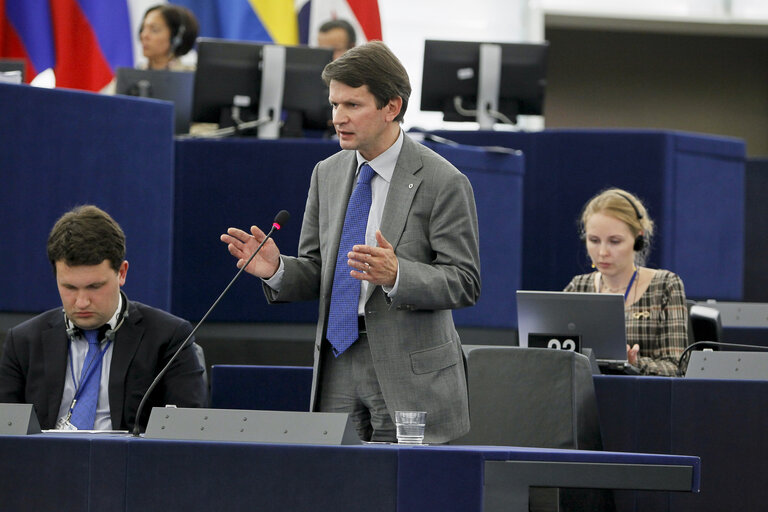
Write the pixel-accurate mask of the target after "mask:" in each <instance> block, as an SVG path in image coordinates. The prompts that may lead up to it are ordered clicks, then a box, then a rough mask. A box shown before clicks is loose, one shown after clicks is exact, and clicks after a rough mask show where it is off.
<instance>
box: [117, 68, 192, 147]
mask: <svg viewBox="0 0 768 512" xmlns="http://www.w3.org/2000/svg"><path fill="white" fill-rule="evenodd" d="M194 80H195V73H194V72H192V71H168V70H155V69H133V68H125V67H119V68H117V84H116V87H115V89H116V92H117V94H123V95H126V96H139V97H142V98H154V99H158V100H167V101H171V102H173V111H174V133H176V134H181V133H189V120H190V116H191V111H192V90H193V87H194Z"/></svg>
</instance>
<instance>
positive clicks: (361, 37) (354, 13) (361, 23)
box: [306, 0, 382, 44]
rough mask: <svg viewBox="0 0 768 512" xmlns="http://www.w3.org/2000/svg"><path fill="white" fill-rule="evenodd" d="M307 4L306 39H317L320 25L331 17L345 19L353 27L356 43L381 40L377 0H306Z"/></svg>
mask: <svg viewBox="0 0 768 512" xmlns="http://www.w3.org/2000/svg"><path fill="white" fill-rule="evenodd" d="M306 3H308V4H309V29H308V31H307V32H308V39H307V40H308V41H309V44H313V43H314V42H315V41H317V32H318V29H319V28H320V25H322V24H323V23H325V22H326V21H328V20H331V19H344V20H347V21H348V22H350V23H351V24H352V26H353V27H355V32H357V41H358V43H364V42H366V41H372V40H374V39H378V40H381V39H382V37H381V17H380V16H379V2H378V0H307V1H306Z"/></svg>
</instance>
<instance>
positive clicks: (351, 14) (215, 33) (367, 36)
mask: <svg viewBox="0 0 768 512" xmlns="http://www.w3.org/2000/svg"><path fill="white" fill-rule="evenodd" d="M175 3H177V4H179V5H183V6H185V7H187V8H189V9H190V10H191V11H192V12H194V13H195V16H197V19H198V21H199V22H200V35H201V36H206V37H219V38H223V39H240V40H246V41H268V42H274V43H278V44H299V43H301V44H310V45H311V44H314V42H315V41H316V40H317V29H318V28H319V27H320V25H322V24H323V23H324V22H326V21H328V20H330V19H336V18H343V19H346V20H347V21H349V22H350V23H352V25H353V26H354V27H355V29H356V31H357V35H358V41H368V40H371V39H381V20H380V17H379V4H378V0H175Z"/></svg>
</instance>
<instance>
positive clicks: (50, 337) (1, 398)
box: [0, 301, 208, 430]
mask: <svg viewBox="0 0 768 512" xmlns="http://www.w3.org/2000/svg"><path fill="white" fill-rule="evenodd" d="M127 312H128V316H127V317H126V319H125V322H124V324H123V325H122V326H121V327H120V328H119V329H118V330H117V333H116V335H115V340H114V344H113V347H112V363H111V365H110V370H109V371H110V373H109V409H110V414H111V416H112V428H114V429H116V430H130V429H132V428H133V425H134V423H135V421H136V409H138V407H139V402H141V398H142V396H143V395H144V393H145V391H146V390H147V389H148V388H149V385H150V384H151V383H152V381H153V380H154V378H155V377H156V376H157V374H158V373H159V372H160V370H161V369H162V368H163V367H164V366H165V364H166V363H167V362H168V360H169V359H170V358H171V356H172V355H173V354H174V352H175V351H176V350H177V349H178V347H179V344H180V343H181V342H182V341H184V339H185V338H186V337H187V335H189V333H190V332H191V331H192V326H191V325H190V324H189V322H187V321H186V320H182V319H181V318H178V317H175V316H173V315H170V314H168V313H166V312H164V311H160V310H159V309H155V308H152V307H150V306H146V305H144V304H141V303H139V302H130V301H129V302H128V309H127ZM192 341H194V340H192ZM68 354H69V340H68V338H67V333H66V327H65V325H64V314H63V312H62V310H61V308H57V309H52V310H50V311H47V312H45V313H42V314H40V315H38V316H36V317H34V318H32V319H30V320H27V321H26V322H24V323H22V324H20V325H17V326H16V327H14V328H13V329H11V330H9V331H8V334H7V336H6V338H5V343H4V346H3V355H2V358H1V359H0V403H31V404H34V406H35V411H36V412H37V417H38V419H39V420H40V427H41V428H43V429H50V428H53V427H54V426H55V425H56V420H57V416H58V412H59V406H60V405H61V396H62V394H63V392H64V379H65V376H66V370H67V361H68ZM207 394H208V392H207V386H206V383H205V379H204V377H203V367H202V365H201V363H200V362H199V360H198V357H197V355H196V353H195V349H194V347H192V345H191V343H188V344H187V346H186V347H185V348H184V349H183V350H182V351H181V354H179V357H178V358H177V359H176V361H174V363H173V365H172V366H171V368H169V369H168V372H167V373H166V374H165V376H164V377H163V379H162V380H161V381H160V382H159V383H158V385H157V387H156V388H155V390H154V391H153V393H152V396H151V397H150V398H149V399H148V400H147V403H146V404H145V405H144V410H143V411H142V418H141V427H142V430H143V429H144V428H145V427H146V425H147V420H148V418H149V413H150V411H151V410H152V407H163V406H165V405H166V404H175V405H177V406H178V407H204V406H206V405H207Z"/></svg>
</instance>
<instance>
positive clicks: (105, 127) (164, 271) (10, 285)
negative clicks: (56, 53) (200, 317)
mask: <svg viewBox="0 0 768 512" xmlns="http://www.w3.org/2000/svg"><path fill="white" fill-rule="evenodd" d="M0 112H2V123H0V183H2V186H0V203H2V204H3V217H2V220H3V222H2V223H0V240H3V246H2V247H3V250H2V251H0V267H1V268H3V269H6V271H5V272H2V273H0V290H2V293H0V311H15V312H40V311H43V310H46V309H49V308H51V307H55V306H56V305H57V304H58V305H60V304H61V301H60V299H59V297H58V294H57V293H56V283H55V281H54V279H53V275H52V273H51V264H50V263H49V262H48V259H47V256H46V250H45V246H46V240H47V238H48V233H49V232H50V230H51V228H52V227H53V224H54V222H55V221H56V219H58V218H59V217H60V216H61V215H62V214H63V213H64V212H65V211H67V210H69V209H71V208H72V207H74V206H77V205H81V204H86V203H92V204H95V205H96V206H99V207H100V208H102V209H104V210H106V211H107V213H109V214H110V215H111V216H112V217H113V218H114V219H115V220H116V221H117V222H118V223H119V224H120V225H121V227H122V228H123V231H125V234H126V237H127V246H128V251H127V255H126V258H127V260H128V261H129V262H130V270H131V272H129V274H128V279H127V281H126V285H125V288H124V289H125V291H126V293H127V295H128V297H129V298H130V299H133V300H138V301H141V302H144V303H146V304H149V305H152V306H155V307H159V308H162V309H168V308H169V307H170V284H171V240H172V235H173V233H172V227H173V219H172V212H173V206H172V201H173V188H172V187H173V174H172V173H173V139H172V135H173V108H172V105H171V104H170V103H168V102H162V101H156V100H146V99H138V98H127V97H117V96H104V95H100V94H94V93H88V92H81V91H72V90H64V89H41V88H37V87H30V86H27V85H8V84H0Z"/></svg>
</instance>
